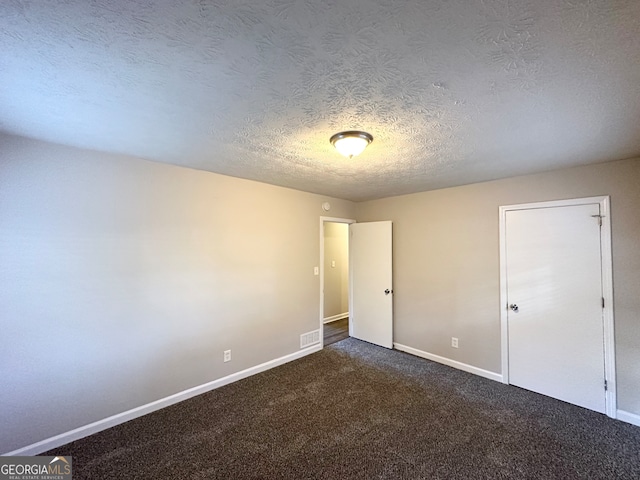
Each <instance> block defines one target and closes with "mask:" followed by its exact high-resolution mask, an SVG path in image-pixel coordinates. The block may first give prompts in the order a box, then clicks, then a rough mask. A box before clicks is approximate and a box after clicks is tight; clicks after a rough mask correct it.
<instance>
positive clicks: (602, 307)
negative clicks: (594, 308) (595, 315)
mask: <svg viewBox="0 0 640 480" xmlns="http://www.w3.org/2000/svg"><path fill="white" fill-rule="evenodd" d="M602 308H604V297H602Z"/></svg>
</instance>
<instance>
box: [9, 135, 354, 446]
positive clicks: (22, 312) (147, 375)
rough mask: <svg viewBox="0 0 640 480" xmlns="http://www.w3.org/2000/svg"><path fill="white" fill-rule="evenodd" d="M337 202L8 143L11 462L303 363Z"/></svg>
mask: <svg viewBox="0 0 640 480" xmlns="http://www.w3.org/2000/svg"><path fill="white" fill-rule="evenodd" d="M326 200H330V201H331V205H332V213H334V212H335V214H336V215H338V216H341V217H347V218H352V217H353V216H354V215H353V213H354V204H352V203H351V202H347V201H342V200H338V199H333V198H331V199H328V198H326V197H322V196H319V195H312V194H307V193H303V192H299V191H295V190H290V189H285V188H280V187H274V186H270V185H266V184H261V183H256V182H251V181H247V180H241V179H236V178H231V177H225V176H221V175H216V174H212V173H207V172H201V171H196V170H189V169H185V168H180V167H175V166H169V165H165V164H159V163H152V162H148V161H144V160H140V159H136V158H131V157H123V156H115V155H107V154H101V153H96V152H91V151H85V150H79V149H72V148H66V147H61V146H57V145H53V144H47V143H42V142H36V141H32V140H27V139H23V138H18V137H12V136H5V135H2V136H0V306H1V307H0V308H1V310H0V331H1V332H2V335H1V339H2V347H1V348H0V378H1V379H2V387H1V388H0V405H1V410H0V426H1V427H0V453H3V452H9V451H12V450H14V449H17V448H20V447H23V446H26V445H29V444H32V443H34V442H37V441H40V440H43V439H46V438H48V437H51V436H53V435H56V434H60V433H63V432H66V431H69V430H71V429H73V428H76V427H79V426H83V425H86V424H88V423H91V422H94V421H97V420H100V419H103V418H106V417H108V416H111V415H114V414H117V413H119V412H123V411H126V410H129V409H132V408H134V407H137V406H140V405H143V404H146V403H148V402H151V401H154V400H156V399H159V398H163V397H166V396H168V395H171V394H173V393H176V392H180V391H182V390H184V389H187V388H190V387H193V386H197V385H201V384H204V383H206V382H209V381H211V380H214V379H217V378H221V377H224V376H226V375H229V374H231V373H234V372H237V371H241V370H243V369H246V368H248V367H251V366H255V365H258V364H260V363H263V362H266V361H269V360H272V359H275V358H279V357H282V356H284V355H287V354H290V353H292V352H296V351H298V350H299V342H300V339H299V336H300V334H301V333H304V332H308V331H311V330H315V329H317V328H318V318H319V313H320V312H319V303H318V292H319V285H318V281H319V277H317V276H314V275H313V267H314V266H316V265H317V264H318V263H317V262H318V258H319V232H318V229H319V217H320V216H321V214H322V213H323V212H322V210H321V207H320V206H321V204H322V202H323V201H326ZM292 299H295V301H292ZM225 349H231V350H232V353H233V360H232V361H231V362H230V363H223V362H222V352H223V350H225Z"/></svg>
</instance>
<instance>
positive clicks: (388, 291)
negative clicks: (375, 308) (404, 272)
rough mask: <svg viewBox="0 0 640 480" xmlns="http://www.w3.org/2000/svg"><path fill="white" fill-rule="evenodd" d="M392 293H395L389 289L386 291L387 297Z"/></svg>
mask: <svg viewBox="0 0 640 480" xmlns="http://www.w3.org/2000/svg"><path fill="white" fill-rule="evenodd" d="M390 293H393V290H389V289H388V288H387V289H386V290H385V291H384V294H385V295H389V294H390Z"/></svg>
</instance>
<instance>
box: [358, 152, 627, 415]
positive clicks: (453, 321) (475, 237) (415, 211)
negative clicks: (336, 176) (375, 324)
mask: <svg viewBox="0 0 640 480" xmlns="http://www.w3.org/2000/svg"><path fill="white" fill-rule="evenodd" d="M598 195H610V196H611V209H612V242H613V281H614V302H615V304H614V310H615V330H616V364H617V379H618V408H620V409H622V410H625V411H627V412H631V413H634V414H637V415H640V159H632V160H625V161H619V162H612V163H605V164H599V165H591V166H585V167H577V168H571V169H564V170H558V171H554V172H548V173H542V174H538V175H527V176H521V177H515V178H510V179H504V180H497V181H493V182H486V183H478V184H474V185H466V186H462V187H456V188H448V189H442V190H435V191H431V192H424V193H417V194H413V195H404V196H399V197H393V198H387V199H382V200H375V201H370V202H364V203H360V204H358V205H357V212H356V213H357V217H356V218H357V219H358V221H374V220H392V221H393V222H394V224H393V229H394V231H393V242H394V282H393V283H394V313H395V325H394V341H395V342H398V343H401V344H404V345H407V346H410V347H413V348H416V349H418V350H422V351H424V352H428V353H432V354H435V355H439V356H442V357H446V358H449V359H452V360H456V361H458V362H462V363H466V364H468V365H471V366H474V367H478V368H482V369H484V370H488V371H491V372H496V373H500V369H501V364H500V301H499V280H500V273H499V236H498V207H499V206H500V205H512V204H518V203H529V202H537V201H545V200H557V199H567V198H578V197H589V196H598ZM452 336H455V337H458V338H459V341H460V344H459V345H460V347H459V348H458V349H454V348H451V337H452Z"/></svg>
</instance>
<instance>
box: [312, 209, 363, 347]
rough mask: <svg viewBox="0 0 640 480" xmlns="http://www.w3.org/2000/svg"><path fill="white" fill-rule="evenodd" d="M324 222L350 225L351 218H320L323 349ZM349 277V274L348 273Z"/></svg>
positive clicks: (321, 328) (322, 335) (322, 329)
mask: <svg viewBox="0 0 640 480" xmlns="http://www.w3.org/2000/svg"><path fill="white" fill-rule="evenodd" d="M325 222H332V223H346V224H349V225H350V224H352V223H356V221H355V220H354V219H352V218H338V217H320V269H319V270H320V340H321V341H320V344H321V345H322V347H323V348H324V224H325ZM349 275H351V272H349ZM349 307H351V292H349Z"/></svg>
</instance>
